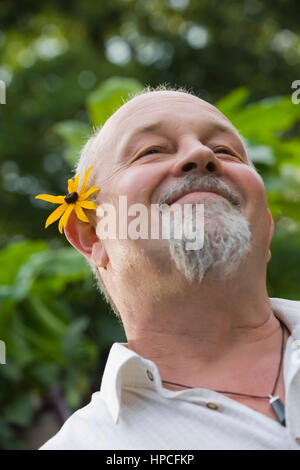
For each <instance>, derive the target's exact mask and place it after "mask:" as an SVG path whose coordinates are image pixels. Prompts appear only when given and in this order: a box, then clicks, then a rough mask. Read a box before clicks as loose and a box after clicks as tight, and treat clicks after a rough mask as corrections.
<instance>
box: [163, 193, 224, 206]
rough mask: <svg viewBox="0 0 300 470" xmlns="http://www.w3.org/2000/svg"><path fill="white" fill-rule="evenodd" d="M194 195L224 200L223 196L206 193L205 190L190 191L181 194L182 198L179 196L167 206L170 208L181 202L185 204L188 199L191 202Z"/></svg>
mask: <svg viewBox="0 0 300 470" xmlns="http://www.w3.org/2000/svg"><path fill="white" fill-rule="evenodd" d="M195 195H197V196H201V197H202V196H211V197H220V198H222V199H224V196H222V195H221V194H219V193H216V192H214V191H207V190H203V191H201V190H200V191H191V192H189V193H185V194H182V196H179V197H177V198H176V199H174V200H172V201H170V203H169V205H170V206H171V205H172V204H175V203H179V202H183V200H184V201H185V202H186V201H188V200H189V199H192V200H193V199H194V198H195Z"/></svg>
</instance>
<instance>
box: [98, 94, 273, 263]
mask: <svg viewBox="0 0 300 470" xmlns="http://www.w3.org/2000/svg"><path fill="white" fill-rule="evenodd" d="M103 131H104V136H102V138H105V137H106V139H107V141H109V142H110V143H111V147H110V148H111V154H110V155H109V158H108V156H105V164H104V166H103V167H101V170H99V172H101V180H102V179H103V180H104V183H103V184H102V185H101V187H102V190H101V194H100V197H99V203H100V204H101V202H102V201H103V202H112V203H113V204H114V205H115V206H116V207H118V198H119V196H126V197H127V204H128V207H129V206H130V205H131V204H136V203H142V204H143V205H145V206H146V207H147V208H148V209H149V210H150V206H151V204H156V203H158V202H159V201H160V200H161V199H162V198H164V196H165V195H168V194H171V195H172V194H177V193H176V188H177V187H178V188H181V187H182V185H180V183H181V182H182V181H184V180H185V179H186V178H189V177H190V176H192V180H193V181H195V179H197V178H199V181H201V179H202V178H203V177H205V178H207V176H208V175H210V176H212V177H213V179H214V180H216V181H217V182H219V185H218V184H217V186H216V188H218V187H219V186H220V188H221V189H222V188H225V190H226V192H225V193H224V194H227V196H228V195H229V199H227V197H226V201H224V199H223V198H222V197H221V196H220V195H216V194H213V193H211V192H210V193H204V192H190V193H189V194H187V195H185V196H184V198H181V199H178V201H177V202H179V203H182V204H183V203H196V202H198V203H199V202H203V203H204V204H209V200H212V199H213V200H214V201H213V203H212V204H214V205H216V204H218V203H217V199H219V200H220V204H221V206H222V204H223V203H224V204H225V205H226V204H230V205H234V203H235V202H238V204H239V210H240V213H241V214H242V215H243V217H245V218H246V219H247V220H248V221H249V224H250V231H251V233H252V235H253V243H254V245H255V246H256V247H257V250H258V252H259V253H258V252H257V254H258V255H259V256H262V254H263V253H265V254H266V246H268V243H269V219H268V209H267V202H266V194H265V188H264V185H263V182H262V180H261V178H260V177H259V175H258V174H257V173H256V171H255V170H254V169H253V168H252V166H251V165H250V163H249V161H248V158H247V154H246V151H245V148H244V146H243V144H242V142H241V140H240V138H239V136H238V134H237V132H236V131H235V129H234V127H233V126H232V125H231V123H230V121H228V120H227V119H226V118H225V116H223V115H222V114H221V113H220V112H219V111H218V110H217V109H216V108H215V107H213V106H212V105H210V104H208V103H206V102H205V101H202V100H200V99H199V98H197V97H194V96H190V95H186V94H183V93H178V92H156V93H151V94H148V95H143V96H140V97H137V98H135V99H133V100H132V101H130V102H129V103H127V104H126V105H124V106H123V107H122V108H120V110H119V111H118V112H117V113H115V115H113V117H112V118H111V119H110V120H109V121H108V122H107V124H106V125H105V128H104V129H103ZM108 136H109V137H108ZM102 161H103V159H102ZM170 188H171V189H172V188H174V189H175V192H174V193H173V192H171V193H169V191H170ZM179 192H180V191H179ZM177 195H178V194H177ZM154 246H155V249H156V250H157V249H158V250H159V248H160V247H161V249H162V253H165V250H164V248H165V241H163V240H159V241H158V240H151V239H148V240H122V241H121V240H116V241H107V243H106V247H107V251H108V256H109V257H110V259H111V261H112V264H114V263H116V264H118V263H122V259H123V260H125V259H126V256H127V255H128V256H132V253H134V250H135V249H136V250H137V251H138V252H139V253H145V254H146V255H147V254H148V255H149V256H150V258H151V253H154V251H153V247H154ZM127 249H128V252H127ZM129 253H131V254H129ZM120 255H121V256H120ZM122 255H124V256H122ZM131 259H132V258H131ZM160 259H161V262H162V263H165V262H166V259H167V258H166V257H164V256H162V258H160Z"/></svg>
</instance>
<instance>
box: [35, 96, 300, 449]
mask: <svg viewBox="0 0 300 470" xmlns="http://www.w3.org/2000/svg"><path fill="white" fill-rule="evenodd" d="M91 165H92V166H93V171H92V173H91V178H90V180H89V185H92V184H95V183H96V184H97V186H100V187H101V191H100V192H99V193H97V199H96V202H97V204H98V206H99V207H98V209H97V211H96V213H95V211H94V212H93V211H86V212H87V214H88V217H89V220H90V223H89V224H88V223H84V222H81V221H80V220H78V219H77V218H76V217H75V216H74V213H72V215H71V217H70V219H69V221H68V224H67V226H66V228H65V235H66V237H67V239H68V240H69V242H70V243H71V244H72V245H73V246H74V247H75V248H76V249H77V250H78V251H79V252H80V253H82V255H83V256H85V258H86V259H87V260H88V261H89V263H90V264H91V267H92V268H93V269H94V272H95V273H96V274H97V277H98V280H99V285H100V287H101V289H102V291H103V292H104V294H105V295H106V298H107V299H108V300H109V301H110V303H111V305H112V307H113V309H114V311H115V313H116V314H117V315H118V316H120V318H121V320H122V323H123V326H124V330H125V334H126V338H127V343H114V344H113V346H112V348H111V350H110V354H109V357H108V360H107V363H106V367H105V371H104V374H103V377H102V383H101V389H100V391H98V392H96V393H94V394H93V395H92V397H91V402H90V403H89V404H88V405H87V406H85V407H84V408H82V409H80V410H78V411H77V412H75V413H74V414H73V415H72V416H71V417H70V418H69V419H68V420H67V421H66V423H65V424H64V425H63V426H62V428H61V429H60V431H59V432H58V433H57V434H56V435H55V436H54V437H53V438H51V439H50V440H49V441H48V442H47V443H46V444H44V445H43V446H42V447H41V449H106V450H108V449H164V450H171V449H174V450H180V449H300V405H299V403H300V402H299V396H300V371H299V369H300V365H299V363H300V360H298V359H297V356H296V355H295V352H297V351H296V349H295V347H296V346H297V344H298V343H297V340H300V302H299V301H290V300H286V299H273V298H272V299H271V298H269V297H268V292H267V289H266V270H267V263H268V261H269V260H270V257H271V253H270V243H271V240H272V236H273V231H274V224H273V220H272V217H271V214H270V211H269V209H268V204H267V199H266V192H265V188H264V184H263V181H262V178H261V177H260V175H259V174H258V173H257V171H256V169H255V167H254V165H253V163H252V162H251V160H250V158H249V156H248V155H247V151H246V148H245V146H244V143H243V140H242V138H241V137H240V135H239V133H238V131H237V130H236V129H235V127H234V126H233V125H232V124H231V122H230V121H229V120H228V119H227V118H226V117H225V116H224V115H223V114H222V113H221V112H220V111H219V110H218V109H216V108H215V107H214V106H212V105H211V104H209V103H207V102H205V101H203V100H201V99H200V98H198V97H196V96H194V95H192V94H190V93H187V92H185V91H178V90H167V89H165V90H154V91H149V90H148V91H146V92H143V93H141V94H140V95H138V96H135V97H133V98H132V99H131V100H130V101H128V102H126V103H125V104H123V106H122V107H121V108H119V109H118V110H117V111H116V112H115V113H114V114H113V115H112V116H111V117H110V118H109V119H108V121H107V122H106V123H105V125H104V126H103V127H102V128H101V130H100V131H99V132H97V133H96V134H95V135H94V136H93V137H92V138H91V139H90V140H89V142H88V143H87V144H86V146H85V148H84V151H83V152H82V155H81V159H80V161H79V164H78V168H77V172H80V173H81V174H83V173H84V171H85V170H86V169H87V168H88V167H89V166H91ZM120 196H123V197H126V201H127V206H128V207H131V206H133V205H134V204H141V205H142V206H143V207H145V208H146V209H147V210H148V213H150V211H151V207H152V206H154V207H155V208H156V210H157V213H158V214H159V216H160V217H161V216H162V214H163V210H162V208H163V207H167V208H172V207H173V206H174V205H175V204H176V207H180V206H181V207H183V206H184V205H190V206H191V207H192V211H191V212H190V214H189V215H186V216H184V218H185V220H184V221H182V222H181V223H182V224H183V223H186V224H187V225H188V226H190V227H195V224H196V221H197V218H198V217H200V212H199V211H198V208H199V207H200V208H201V207H203V210H204V228H203V227H202V228H203V237H204V238H203V244H202V246H201V248H198V249H194V250H190V249H187V239H186V238H185V237H184V236H183V237H181V238H178V237H176V236H175V235H174V229H175V228H176V227H175V225H176V223H177V222H176V223H175V222H174V223H173V225H172V227H171V230H170V237H169V238H163V237H162V236H159V237H158V238H156V239H155V238H153V237H151V236H149V237H147V238H136V237H129V236H127V237H126V238H121V237H119V236H117V237H115V238H114V237H107V238H101V236H100V234H101V231H100V228H99V227H100V223H101V214H100V209H99V208H100V207H101V206H103V205H104V204H111V205H112V206H113V207H115V208H116V213H117V214H118V209H119V205H120ZM102 215H103V214H102ZM126 216H127V214H124V213H122V212H121V218H122V220H118V221H117V226H119V225H120V224H122V223H123V222H124V220H125V217H126ZM123 219H124V220H123ZM126 220H127V223H128V224H129V222H130V218H129V220H128V217H127V219H126ZM178 223H179V224H180V222H178ZM299 344H300V342H299ZM295 345H296V346H295Z"/></svg>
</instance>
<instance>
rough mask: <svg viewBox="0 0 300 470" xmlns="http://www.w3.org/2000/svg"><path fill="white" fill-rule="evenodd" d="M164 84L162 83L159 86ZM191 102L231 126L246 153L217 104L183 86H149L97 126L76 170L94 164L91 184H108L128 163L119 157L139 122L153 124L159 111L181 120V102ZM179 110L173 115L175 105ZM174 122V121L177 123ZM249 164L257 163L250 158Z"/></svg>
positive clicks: (82, 170)
mask: <svg viewBox="0 0 300 470" xmlns="http://www.w3.org/2000/svg"><path fill="white" fill-rule="evenodd" d="M160 88H163V87H160ZM186 104H189V105H190V106H191V107H192V108H194V109H198V110H201V111H202V112H205V113H206V114H207V116H209V117H210V118H211V119H212V120H215V121H216V118H217V117H219V122H220V121H222V123H223V126H224V128H226V127H227V128H228V130H230V131H231V132H233V133H234V134H235V135H236V136H237V137H238V138H239V140H240V142H241V146H243V148H244V150H245V153H246V149H245V143H244V140H243V138H242V137H241V136H240V134H239V132H238V131H237V129H236V128H235V127H234V126H233V125H232V123H231V122H230V120H229V119H228V118H227V117H226V116H224V114H222V113H221V112H220V111H219V110H218V109H217V108H216V107H215V106H213V105H212V104H210V103H208V102H207V101H205V100H203V99H201V98H199V97H197V96H195V95H193V94H191V93H189V92H187V91H186V90H184V89H179V90H169V89H156V90H151V91H149V90H147V91H145V90H144V91H143V92H141V93H139V94H136V95H134V96H133V97H132V98H130V99H129V100H128V101H127V102H125V103H124V104H123V105H122V106H121V107H120V108H119V109H118V110H117V111H116V112H115V113H114V114H112V115H111V116H110V118H109V119H107V121H106V122H105V124H104V125H103V126H102V127H101V128H100V129H99V128H98V129H96V130H95V133H94V135H92V136H91V137H90V139H89V140H88V142H87V143H86V145H85V146H84V148H83V150H82V153H81V157H80V160H79V162H78V166H77V168H76V174H78V173H81V175H83V174H84V172H85V171H86V169H87V168H88V167H89V166H93V168H94V172H93V174H92V175H91V179H90V184H94V183H95V182H96V181H95V180H96V179H97V184H100V185H102V186H103V185H105V184H106V183H109V180H110V178H111V177H112V176H113V175H114V173H115V171H117V170H118V169H119V168H120V166H122V164H126V161H125V160H122V161H121V160H120V159H119V156H120V153H121V152H122V148H123V147H124V145H125V143H126V140H128V139H127V138H128V136H129V134H134V133H135V130H138V128H139V127H140V126H139V124H140V123H141V122H143V123H144V124H149V125H150V124H153V123H154V122H155V121H156V119H158V115H163V117H165V118H166V119H167V120H169V118H170V117H173V118H175V121H176V122H180V120H181V119H182V117H181V116H180V114H181V113H180V106H184V105H186ZM175 106H176V109H177V110H178V111H177V113H176V115H175V116H174V107H175ZM176 122H175V124H176ZM248 162H249V164H250V165H251V166H252V167H254V165H253V164H252V162H251V160H250V158H248Z"/></svg>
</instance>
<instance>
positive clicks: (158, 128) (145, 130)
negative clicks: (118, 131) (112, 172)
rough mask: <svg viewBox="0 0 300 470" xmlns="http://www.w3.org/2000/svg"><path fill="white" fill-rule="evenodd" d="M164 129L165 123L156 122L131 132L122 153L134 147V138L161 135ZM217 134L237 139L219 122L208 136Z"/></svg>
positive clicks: (231, 130)
mask: <svg viewBox="0 0 300 470" xmlns="http://www.w3.org/2000/svg"><path fill="white" fill-rule="evenodd" d="M166 127H167V123H166V122H165V121H157V122H154V123H151V124H147V125H145V126H142V127H139V128H138V129H136V130H135V131H133V133H132V134H130V136H129V137H128V139H127V141H126V143H125V145H124V146H122V152H125V151H126V150H129V148H132V147H133V146H134V145H135V143H132V144H131V141H132V140H133V139H134V138H135V137H138V136H139V135H141V134H153V133H156V134H158V135H163V134H162V130H163V129H164V128H166ZM217 132H226V133H227V134H228V133H230V134H231V135H234V136H235V137H238V134H237V133H235V132H234V129H232V128H231V127H229V126H227V125H225V124H222V123H220V122H212V129H211V131H210V134H215V133H217Z"/></svg>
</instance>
